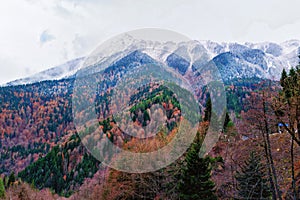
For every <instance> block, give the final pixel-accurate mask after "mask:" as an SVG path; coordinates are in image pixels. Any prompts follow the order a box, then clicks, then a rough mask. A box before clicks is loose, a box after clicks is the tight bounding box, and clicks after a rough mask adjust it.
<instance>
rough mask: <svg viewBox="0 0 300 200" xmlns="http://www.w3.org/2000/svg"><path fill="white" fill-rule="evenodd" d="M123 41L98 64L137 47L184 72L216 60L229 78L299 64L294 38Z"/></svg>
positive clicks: (47, 74) (66, 70)
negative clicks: (270, 40)
mask: <svg viewBox="0 0 300 200" xmlns="http://www.w3.org/2000/svg"><path fill="white" fill-rule="evenodd" d="M121 42H123V43H125V44H128V47H127V48H126V49H117V47H112V49H115V50H116V49H117V50H119V52H117V53H116V52H114V53H113V52H111V51H113V50H111V49H108V50H107V51H106V52H104V53H102V54H103V55H102V54H101V55H99V56H100V57H101V56H103V59H100V60H101V62H99V63H98V64H97V65H103V66H106V65H107V66H109V65H110V64H112V63H113V62H114V61H115V60H120V59H122V58H124V57H126V56H127V55H128V54H130V53H132V52H133V51H135V50H139V51H141V52H143V53H145V54H147V55H148V56H150V57H152V58H153V59H154V60H156V61H157V62H160V63H163V64H165V65H167V66H170V67H173V68H175V69H177V70H178V72H179V73H180V74H181V75H185V74H186V73H187V72H189V71H195V70H198V69H199V67H202V66H203V65H205V64H207V63H208V62H210V61H214V62H215V64H216V65H217V66H218V67H220V68H221V69H220V70H221V72H222V74H223V72H225V71H226V74H224V76H223V79H225V80H227V79H229V78H234V77H259V78H268V79H270V78H271V79H274V78H275V79H279V76H280V73H281V71H282V69H283V68H285V69H290V68H291V67H292V66H296V65H297V63H298V57H297V55H298V52H299V48H300V41H298V40H290V41H286V42H283V43H281V44H276V43H272V42H264V43H257V44H254V43H245V44H238V43H216V42H212V41H196V40H192V41H188V42H181V43H174V42H165V43H160V42H154V41H143V40H136V39H134V38H133V37H131V36H127V37H125V38H124V41H120V43H121ZM224 53H231V54H224ZM224 55H227V58H224ZM232 56H233V57H232ZM229 57H231V58H229ZM224 59H229V60H228V61H227V64H226V65H224ZM84 60H85V58H78V59H74V60H72V61H69V62H67V63H65V64H63V65H60V66H58V67H54V68H51V69H49V70H46V71H43V72H40V73H38V74H35V75H33V76H30V77H27V78H23V79H19V80H15V81H12V82H9V83H7V84H5V85H4V86H9V85H21V84H29V83H35V82H40V81H44V80H59V79H62V78H68V77H74V75H75V74H76V73H77V71H78V70H79V69H80V67H81V64H82V63H83V62H84ZM231 62H232V63H231ZM107 63H108V64H107ZM175 63H176V66H175ZM238 68H242V69H238ZM90 69H92V68H90ZM231 70H232V72H231ZM96 72H98V71H97V70H95V68H94V69H93V70H92V71H91V73H96ZM227 75H228V76H227Z"/></svg>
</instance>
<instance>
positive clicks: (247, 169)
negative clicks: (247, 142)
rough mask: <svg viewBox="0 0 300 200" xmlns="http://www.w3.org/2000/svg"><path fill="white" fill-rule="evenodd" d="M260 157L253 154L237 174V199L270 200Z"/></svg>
mask: <svg viewBox="0 0 300 200" xmlns="http://www.w3.org/2000/svg"><path fill="white" fill-rule="evenodd" d="M265 177H267V176H266V174H265V171H264V168H263V166H262V164H261V162H260V157H259V156H258V155H256V154H255V153H254V152H251V153H250V157H249V159H248V160H247V161H245V164H244V165H243V166H242V167H241V170H240V171H238V172H237V175H236V180H237V190H238V197H237V199H270V197H271V192H270V188H269V185H268V180H267V179H266V178H265Z"/></svg>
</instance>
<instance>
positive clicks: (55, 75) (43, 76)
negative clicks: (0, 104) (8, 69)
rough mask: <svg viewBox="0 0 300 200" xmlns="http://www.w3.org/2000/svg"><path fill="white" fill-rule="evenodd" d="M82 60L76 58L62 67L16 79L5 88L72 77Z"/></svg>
mask: <svg viewBox="0 0 300 200" xmlns="http://www.w3.org/2000/svg"><path fill="white" fill-rule="evenodd" d="M83 60H84V58H77V59H74V60H71V61H68V62H66V63H64V64H62V65H59V66H57V67H53V68H50V69H48V70H45V71H42V72H39V73H37V74H34V75H32V76H29V77H26V78H22V79H17V80H15V81H12V82H8V83H6V84H5V86H13V85H23V84H30V83H36V82H40V81H45V80H59V79H63V78H67V77H69V76H72V75H74V74H75V73H76V72H77V71H78V70H79V67H80V63H81V62H82V61H83Z"/></svg>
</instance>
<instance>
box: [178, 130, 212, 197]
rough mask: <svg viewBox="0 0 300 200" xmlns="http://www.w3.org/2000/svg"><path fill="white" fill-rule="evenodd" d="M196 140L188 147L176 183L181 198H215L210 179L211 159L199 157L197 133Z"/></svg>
mask: <svg viewBox="0 0 300 200" xmlns="http://www.w3.org/2000/svg"><path fill="white" fill-rule="evenodd" d="M197 140H198V141H196V142H194V143H193V144H192V146H191V147H190V149H189V151H188V153H187V155H186V158H185V163H186V166H185V167H184V168H183V169H182V172H181V175H180V180H179V184H178V190H179V191H178V192H179V196H180V198H181V199H189V200H190V199H203V200H205V199H207V200H214V199H217V197H216V195H215V190H214V187H215V184H214V183H213V182H212V181H211V179H210V178H211V159H210V158H209V157H206V158H200V157H199V150H200V147H201V145H200V142H199V135H198V136H197Z"/></svg>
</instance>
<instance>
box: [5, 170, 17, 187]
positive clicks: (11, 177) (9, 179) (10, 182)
mask: <svg viewBox="0 0 300 200" xmlns="http://www.w3.org/2000/svg"><path fill="white" fill-rule="evenodd" d="M15 181H16V177H15V173H14V172H12V173H11V174H10V175H9V177H8V184H7V185H8V187H9V186H10V185H11V184H13V183H14V182H15Z"/></svg>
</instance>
